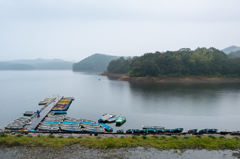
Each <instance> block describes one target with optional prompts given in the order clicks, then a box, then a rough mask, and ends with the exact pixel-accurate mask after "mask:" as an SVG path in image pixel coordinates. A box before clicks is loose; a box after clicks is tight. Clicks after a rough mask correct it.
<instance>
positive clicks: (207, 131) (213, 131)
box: [199, 129, 218, 133]
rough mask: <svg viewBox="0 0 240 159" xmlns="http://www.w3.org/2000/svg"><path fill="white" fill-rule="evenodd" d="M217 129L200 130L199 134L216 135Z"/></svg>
mask: <svg viewBox="0 0 240 159" xmlns="http://www.w3.org/2000/svg"><path fill="white" fill-rule="evenodd" d="M217 131H218V129H202V130H200V131H199V133H216V132H217Z"/></svg>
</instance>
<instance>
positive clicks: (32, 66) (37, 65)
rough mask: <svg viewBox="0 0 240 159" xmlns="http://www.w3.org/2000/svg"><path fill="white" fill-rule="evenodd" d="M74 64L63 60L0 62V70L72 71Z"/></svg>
mask: <svg viewBox="0 0 240 159" xmlns="http://www.w3.org/2000/svg"><path fill="white" fill-rule="evenodd" d="M72 65H73V62H68V61H63V60H61V59H40V58H39V59H34V60H14V61H2V62H0V70H71V69H72Z"/></svg>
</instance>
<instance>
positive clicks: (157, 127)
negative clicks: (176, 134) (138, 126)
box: [142, 125, 165, 129]
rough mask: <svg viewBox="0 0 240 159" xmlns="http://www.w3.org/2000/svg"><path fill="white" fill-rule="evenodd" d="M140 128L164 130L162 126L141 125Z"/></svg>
mask: <svg viewBox="0 0 240 159" xmlns="http://www.w3.org/2000/svg"><path fill="white" fill-rule="evenodd" d="M142 128H143V129H165V127H164V126H146V125H143V126H142Z"/></svg>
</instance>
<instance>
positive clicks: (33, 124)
mask: <svg viewBox="0 0 240 159" xmlns="http://www.w3.org/2000/svg"><path fill="white" fill-rule="evenodd" d="M55 99H56V98H55ZM60 100H61V99H60ZM52 102H53V103H52ZM55 104H56V103H55V102H54V101H53V100H51V104H48V105H47V107H45V108H44V109H42V111H41V113H40V115H39V116H36V117H34V118H33V119H32V120H31V125H25V126H24V128H25V129H28V130H36V129H37V127H38V125H39V124H40V123H41V121H42V120H43V119H44V118H45V117H46V115H47V114H48V113H49V112H50V111H51V110H52V108H53V107H54V106H55Z"/></svg>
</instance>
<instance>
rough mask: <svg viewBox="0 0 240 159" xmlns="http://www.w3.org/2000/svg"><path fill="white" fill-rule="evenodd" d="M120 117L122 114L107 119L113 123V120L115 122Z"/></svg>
mask: <svg viewBox="0 0 240 159" xmlns="http://www.w3.org/2000/svg"><path fill="white" fill-rule="evenodd" d="M119 118H120V116H115V117H113V118H110V119H108V120H107V121H108V122H109V123H111V122H115V121H116V120H117V119H119Z"/></svg>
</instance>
